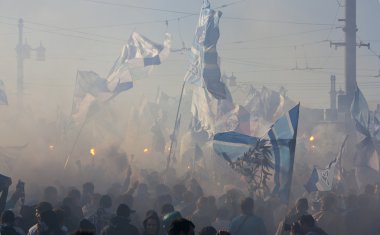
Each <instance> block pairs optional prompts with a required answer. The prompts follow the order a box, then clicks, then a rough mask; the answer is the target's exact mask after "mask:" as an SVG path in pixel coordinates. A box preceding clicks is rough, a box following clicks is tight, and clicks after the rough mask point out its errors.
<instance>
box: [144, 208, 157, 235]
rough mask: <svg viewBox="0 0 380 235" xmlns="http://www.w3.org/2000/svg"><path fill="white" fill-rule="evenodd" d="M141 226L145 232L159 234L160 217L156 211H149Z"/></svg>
mask: <svg viewBox="0 0 380 235" xmlns="http://www.w3.org/2000/svg"><path fill="white" fill-rule="evenodd" d="M143 227H144V230H145V233H146V234H150V235H153V234H159V232H160V218H159V217H158V215H157V214H156V213H151V214H150V215H148V216H147V217H146V218H145V220H144V222H143Z"/></svg>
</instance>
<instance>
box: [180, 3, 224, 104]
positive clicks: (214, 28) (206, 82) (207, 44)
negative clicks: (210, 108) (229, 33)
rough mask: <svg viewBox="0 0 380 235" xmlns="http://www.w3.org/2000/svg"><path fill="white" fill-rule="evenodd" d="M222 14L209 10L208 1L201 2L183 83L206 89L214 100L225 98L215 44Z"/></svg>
mask: <svg viewBox="0 0 380 235" xmlns="http://www.w3.org/2000/svg"><path fill="white" fill-rule="evenodd" d="M221 15H222V13H221V12H220V11H215V10H213V9H211V7H210V3H209V1H208V0H204V1H203V6H202V9H201V13H200V15H199V20H198V25H197V29H196V32H195V37H194V40H193V45H192V48H191V64H190V66H189V69H188V72H187V73H186V75H185V81H186V82H188V83H191V84H194V85H197V86H202V87H206V89H207V91H208V92H210V93H211V94H212V96H213V97H214V98H216V99H225V98H226V87H225V85H224V83H223V82H221V73H220V67H219V63H218V59H219V58H218V52H217V49H216V44H217V42H218V39H219V36H220V34H219V19H220V17H221Z"/></svg>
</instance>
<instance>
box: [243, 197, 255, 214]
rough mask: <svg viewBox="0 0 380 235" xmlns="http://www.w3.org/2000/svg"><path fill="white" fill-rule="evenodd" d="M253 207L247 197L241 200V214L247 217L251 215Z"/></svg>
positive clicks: (251, 200) (250, 199) (252, 203)
mask: <svg viewBox="0 0 380 235" xmlns="http://www.w3.org/2000/svg"><path fill="white" fill-rule="evenodd" d="M253 206H254V202H253V199H252V198H250V197H247V198H245V199H243V201H242V202H241V204H240V209H241V212H242V213H243V214H245V215H249V214H252V213H253Z"/></svg>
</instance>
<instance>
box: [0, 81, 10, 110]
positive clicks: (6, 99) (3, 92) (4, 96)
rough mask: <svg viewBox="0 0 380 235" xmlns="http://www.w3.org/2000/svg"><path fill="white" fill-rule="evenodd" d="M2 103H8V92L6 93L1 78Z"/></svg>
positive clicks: (0, 96)
mask: <svg viewBox="0 0 380 235" xmlns="http://www.w3.org/2000/svg"><path fill="white" fill-rule="evenodd" d="M0 105H8V98H7V94H6V93H5V86H4V82H3V81H1V80H0Z"/></svg>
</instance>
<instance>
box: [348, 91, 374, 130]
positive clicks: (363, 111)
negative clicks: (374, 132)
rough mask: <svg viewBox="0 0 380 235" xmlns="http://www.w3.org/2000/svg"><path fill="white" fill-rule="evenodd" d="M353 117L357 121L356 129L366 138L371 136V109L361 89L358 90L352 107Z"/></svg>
mask: <svg viewBox="0 0 380 235" xmlns="http://www.w3.org/2000/svg"><path fill="white" fill-rule="evenodd" d="M351 115H352V118H353V119H354V121H355V125H356V129H357V130H358V131H359V132H360V133H361V134H363V135H365V136H370V132H369V121H370V115H369V108H368V103H367V101H366V99H365V98H364V95H363V93H362V92H361V91H360V89H359V87H357V88H356V91H355V96H354V99H353V101H352V105H351Z"/></svg>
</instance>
